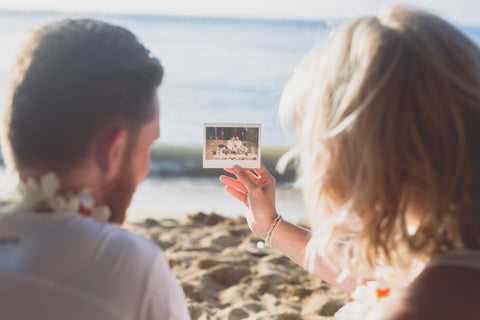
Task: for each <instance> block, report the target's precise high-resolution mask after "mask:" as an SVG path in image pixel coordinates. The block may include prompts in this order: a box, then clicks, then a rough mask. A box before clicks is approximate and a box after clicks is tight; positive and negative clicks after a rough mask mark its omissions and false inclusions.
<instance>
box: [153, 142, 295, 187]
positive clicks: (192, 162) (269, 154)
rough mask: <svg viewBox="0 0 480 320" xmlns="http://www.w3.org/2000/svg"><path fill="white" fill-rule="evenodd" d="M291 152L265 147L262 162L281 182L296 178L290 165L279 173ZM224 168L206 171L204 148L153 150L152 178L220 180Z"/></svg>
mask: <svg viewBox="0 0 480 320" xmlns="http://www.w3.org/2000/svg"><path fill="white" fill-rule="evenodd" d="M287 151H288V147H278V146H265V147H262V153H261V158H262V163H263V164H264V165H265V167H267V169H268V170H269V171H270V172H271V173H272V175H273V176H275V178H276V179H277V181H279V182H291V181H293V180H294V179H295V169H294V167H293V166H289V167H288V168H287V170H286V171H285V172H284V173H282V174H281V173H279V172H277V170H276V165H277V162H278V160H279V159H280V157H281V156H282V155H283V154H285V153H286V152H287ZM224 173H225V171H224V170H223V169H205V168H203V149H202V146H198V145H173V144H166V143H161V144H156V145H154V146H153V147H152V150H151V169H150V176H152V177H176V176H181V177H218V176H219V175H221V174H224Z"/></svg>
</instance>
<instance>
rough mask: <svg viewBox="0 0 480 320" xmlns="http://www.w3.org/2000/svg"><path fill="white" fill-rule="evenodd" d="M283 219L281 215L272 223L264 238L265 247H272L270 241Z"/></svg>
mask: <svg viewBox="0 0 480 320" xmlns="http://www.w3.org/2000/svg"><path fill="white" fill-rule="evenodd" d="M282 221H283V218H282V216H281V215H278V216H277V217H276V218H275V219H274V220H273V221H272V224H271V225H270V227H269V228H268V231H267V236H266V237H265V245H266V246H267V247H270V248H271V247H272V240H273V236H274V235H275V232H276V231H277V228H278V226H279V225H280V223H282Z"/></svg>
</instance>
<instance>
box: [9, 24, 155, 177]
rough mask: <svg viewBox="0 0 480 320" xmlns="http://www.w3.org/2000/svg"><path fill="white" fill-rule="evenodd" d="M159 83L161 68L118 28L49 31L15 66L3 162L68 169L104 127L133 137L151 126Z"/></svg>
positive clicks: (57, 27) (87, 26) (52, 27)
mask: <svg viewBox="0 0 480 320" xmlns="http://www.w3.org/2000/svg"><path fill="white" fill-rule="evenodd" d="M162 77H163V68H162V66H161V64H160V62H159V61H158V60H157V59H156V58H154V57H152V56H151V54H150V52H149V50H147V49H146V48H145V47H144V46H143V45H142V44H141V43H140V41H139V40H138V39H137V38H136V37H135V35H133V34H132V33H131V32H130V31H128V30H126V29H124V28H122V27H119V26H115V25H111V24H108V23H105V22H102V21H97V20H65V21H61V22H57V23H52V24H48V25H46V26H44V27H42V28H41V29H39V30H38V31H37V32H35V33H34V34H33V36H32V37H31V38H30V40H29V41H28V42H27V43H26V44H25V46H24V47H23V49H22V51H21V52H20V53H19V55H18V56H17V60H16V63H15V65H14V66H13V69H12V72H11V78H10V82H9V90H8V93H7V100H6V105H5V110H4V111H5V122H4V129H3V131H4V132H3V140H4V141H3V143H4V145H3V149H6V150H3V152H4V155H6V156H7V157H11V160H13V162H14V164H15V167H17V168H19V167H25V168H42V169H48V170H56V171H61V170H64V169H68V168H69V167H71V166H72V165H75V164H77V163H79V162H80V161H82V160H83V159H84V158H85V156H86V155H87V153H88V150H89V147H90V146H91V145H92V142H93V140H94V138H95V137H96V135H97V134H98V133H99V132H100V131H101V130H102V128H105V126H108V125H110V124H116V123H118V124H120V125H122V126H125V127H126V128H127V130H128V131H129V133H131V134H133V135H136V133H137V132H138V130H139V129H140V127H141V126H142V125H143V124H145V123H146V122H148V121H151V120H152V118H153V115H154V112H155V110H154V108H153V101H154V100H153V99H154V97H155V95H156V90H157V88H158V86H159V85H160V83H161V80H162Z"/></svg>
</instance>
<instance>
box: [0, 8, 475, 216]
mask: <svg viewBox="0 0 480 320" xmlns="http://www.w3.org/2000/svg"><path fill="white" fill-rule="evenodd" d="M397 2H398V1H390V0H384V1H376V0H371V1H368V0H366V1H359V0H339V1H323V0H297V1H290V0H243V1H233V0H202V1H199V0H176V1H160V0H159V1H148V0H137V1H113V0H103V1H99V0H97V1H93V0H84V1H75V2H73V1H60V0H43V1H36V0H15V1H12V0H1V1H0V43H1V44H2V45H1V49H0V101H2V102H3V100H4V95H5V87H6V84H7V78H8V71H9V68H10V66H11V65H12V63H13V60H14V57H15V54H16V52H17V51H18V50H19V48H20V46H21V45H22V43H23V42H24V41H25V40H26V38H27V37H28V35H29V34H30V33H31V32H32V31H33V30H35V29H36V28H37V27H39V26H41V25H42V24H44V23H47V22H52V21H57V20H61V19H67V18H95V19H102V20H105V21H108V22H111V23H114V24H118V25H121V26H124V27H126V28H128V29H130V30H131V31H132V32H133V33H135V34H136V35H137V36H138V37H139V38H140V39H141V40H142V41H143V42H144V44H145V45H146V47H147V48H149V49H150V50H151V52H152V54H153V55H155V56H157V57H158V58H159V59H160V60H161V62H162V64H163V66H164V68H165V78H164V81H163V84H162V86H161V87H160V89H159V96H160V101H161V119H160V127H161V137H160V139H159V140H158V141H157V142H156V143H155V145H154V147H153V148H152V154H151V156H152V170H151V174H150V176H149V178H148V179H146V180H145V181H144V182H142V183H141V184H140V186H139V188H138V190H137V193H136V195H135V197H134V199H133V202H132V205H131V207H130V214H129V219H130V220H132V221H133V220H139V219H143V218H145V217H152V218H160V217H179V216H182V215H185V214H187V213H193V212H198V211H203V212H207V213H208V212H213V211H214V212H217V213H220V214H223V215H227V216H236V215H241V214H243V206H242V205H241V204H240V203H239V202H237V201H236V200H234V199H231V197H230V196H229V195H228V194H227V193H226V192H225V191H224V190H223V185H222V184H221V183H220V182H219V181H218V176H219V174H221V173H222V171H221V170H215V169H203V168H202V138H203V134H202V129H203V123H214V122H220V123H261V124H262V159H263V161H264V162H265V163H266V164H267V166H268V167H269V168H270V169H271V170H272V172H273V173H274V175H275V176H276V177H277V180H278V181H279V190H278V195H277V203H278V210H279V211H280V212H282V214H283V215H284V216H285V217H287V218H292V219H299V218H306V213H305V210H304V208H303V206H302V203H301V200H302V199H301V198H302V196H301V193H300V192H299V191H298V190H296V189H295V188H293V185H292V182H293V178H294V175H293V171H291V170H290V171H288V172H287V174H285V175H280V174H278V173H277V172H275V171H274V167H275V163H276V161H277V160H278V158H279V157H280V156H281V155H282V154H283V153H285V152H286V150H288V147H289V146H291V145H292V143H293V141H292V140H291V139H290V138H289V137H288V135H287V134H285V133H283V131H282V129H281V127H280V123H279V121H278V119H277V110H278V103H279V99H280V94H281V91H282V88H283V86H284V85H285V83H286V82H287V81H288V79H289V77H290V76H291V75H292V73H293V70H294V68H295V66H296V65H297V64H298V63H299V61H300V60H301V58H302V57H303V56H304V55H305V54H306V53H307V52H308V51H309V50H310V49H311V48H313V47H314V46H315V45H317V44H319V43H321V42H322V41H325V40H326V39H328V37H329V35H330V34H331V31H332V30H333V29H334V28H335V27H336V26H337V25H339V24H341V23H342V22H343V21H344V20H346V19H349V18H352V17H357V16H360V15H365V14H375V13H377V12H378V11H379V10H380V9H381V8H383V7H388V6H391V5H393V4H396V3H397ZM402 3H407V4H412V5H414V6H416V7H420V8H423V9H427V10H429V11H431V12H433V13H436V14H439V15H440V16H442V17H444V18H446V19H447V20H449V21H450V22H452V23H453V24H455V25H457V26H458V27H459V28H460V29H461V30H463V31H464V32H465V33H466V34H467V35H468V36H469V37H470V38H471V39H473V40H474V41H475V42H476V43H477V44H479V45H480V2H479V1H477V0H468V1H467V0H460V1H450V0H436V1H431V0H416V1H402ZM2 105H3V104H2ZM0 112H1V107H0ZM1 170H3V169H2V168H1V167H0V172H1Z"/></svg>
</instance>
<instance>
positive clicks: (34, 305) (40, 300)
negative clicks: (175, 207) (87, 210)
mask: <svg viewBox="0 0 480 320" xmlns="http://www.w3.org/2000/svg"><path fill="white" fill-rule="evenodd" d="M0 319H22V320H23V319H25V320H28V319H35V320H40V319H49V320H55V319H69V320H76V319H82V320H85V319H102V320H110V319H132V320H137V319H138V320H143V319H162V320H163V319H165V320H174V319H175V320H177V319H190V316H189V313H188V309H187V306H186V303H185V297H184V294H183V291H182V289H181V287H180V286H179V284H178V283H177V281H176V279H175V277H174V275H173V274H172V272H171V270H170V268H169V266H168V264H167V262H166V260H165V257H164V255H163V252H162V251H161V250H160V249H159V248H158V247H157V246H156V245H155V244H154V243H153V242H151V241H149V240H147V239H144V238H141V237H139V236H136V235H134V234H132V233H130V232H128V231H125V230H123V229H121V228H120V227H118V226H116V225H114V224H110V223H101V222H97V221H95V220H93V219H91V218H87V217H83V216H81V215H79V214H78V213H61V214H58V213H22V214H14V215H9V216H3V217H0Z"/></svg>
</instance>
